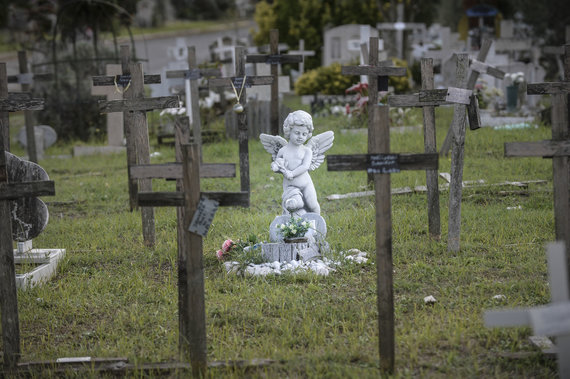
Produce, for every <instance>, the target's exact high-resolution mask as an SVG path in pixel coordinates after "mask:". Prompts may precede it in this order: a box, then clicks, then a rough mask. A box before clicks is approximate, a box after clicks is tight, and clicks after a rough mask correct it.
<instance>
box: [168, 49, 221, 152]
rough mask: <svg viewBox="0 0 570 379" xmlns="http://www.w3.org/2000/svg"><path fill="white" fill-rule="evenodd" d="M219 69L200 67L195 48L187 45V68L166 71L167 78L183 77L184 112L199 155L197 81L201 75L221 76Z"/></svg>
mask: <svg viewBox="0 0 570 379" xmlns="http://www.w3.org/2000/svg"><path fill="white" fill-rule="evenodd" d="M221 74H222V73H221V71H220V70H219V69H217V68H211V69H200V68H198V65H197V63H196V48H195V47H194V46H188V70H177V71H167V72H166V77H167V78H184V81H185V84H186V85H185V88H186V114H187V115H188V117H189V119H190V124H191V125H192V136H193V137H194V143H197V144H198V146H200V156H202V152H201V150H202V131H201V130H202V125H201V120H200V104H199V93H198V82H197V80H198V79H200V78H201V77H202V76H216V77H218V76H221Z"/></svg>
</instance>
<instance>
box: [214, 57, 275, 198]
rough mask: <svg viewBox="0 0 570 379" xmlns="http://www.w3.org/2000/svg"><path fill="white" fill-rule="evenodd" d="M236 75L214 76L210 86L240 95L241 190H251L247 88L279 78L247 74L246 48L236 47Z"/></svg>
mask: <svg viewBox="0 0 570 379" xmlns="http://www.w3.org/2000/svg"><path fill="white" fill-rule="evenodd" d="M235 57H236V66H235V69H236V76H235V77H230V78H213V79H210V80H209V81H208V85H209V86H210V87H225V88H233V89H234V90H235V92H236V96H237V97H238V99H237V101H238V103H236V104H235V106H234V110H236V112H237V121H238V143H239V175H240V190H241V191H248V192H249V146H248V140H249V135H248V132H247V112H246V111H245V106H246V101H247V94H246V88H248V87H251V86H252V85H268V84H272V83H273V82H275V81H276V80H277V79H276V78H275V77H273V76H246V75H245V59H246V58H245V48H243V47H241V46H236V47H235Z"/></svg>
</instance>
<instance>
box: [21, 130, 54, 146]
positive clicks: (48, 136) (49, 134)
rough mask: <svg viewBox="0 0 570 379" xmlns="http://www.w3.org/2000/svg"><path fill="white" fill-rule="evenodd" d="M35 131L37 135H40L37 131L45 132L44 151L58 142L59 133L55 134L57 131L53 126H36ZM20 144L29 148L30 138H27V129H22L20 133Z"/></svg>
mask: <svg viewBox="0 0 570 379" xmlns="http://www.w3.org/2000/svg"><path fill="white" fill-rule="evenodd" d="M34 129H35V130H36V134H38V133H37V131H39V130H41V131H42V132H43V136H44V140H43V146H44V149H47V148H48V147H50V146H51V145H53V144H54V143H55V142H56V141H57V133H56V132H55V130H54V129H53V128H52V127H51V126H49V125H36V126H34ZM40 134H41V133H40ZM18 142H19V143H20V145H22V146H23V147H27V146H28V138H27V136H26V128H21V129H20V131H19V132H18Z"/></svg>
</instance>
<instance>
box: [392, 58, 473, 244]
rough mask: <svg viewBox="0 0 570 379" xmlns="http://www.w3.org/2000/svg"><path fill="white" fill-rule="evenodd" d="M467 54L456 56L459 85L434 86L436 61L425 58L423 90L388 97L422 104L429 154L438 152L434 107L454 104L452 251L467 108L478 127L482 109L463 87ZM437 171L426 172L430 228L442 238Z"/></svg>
mask: <svg viewBox="0 0 570 379" xmlns="http://www.w3.org/2000/svg"><path fill="white" fill-rule="evenodd" d="M466 59H467V55H466V54H462V55H458V56H457V78H456V79H457V87H449V88H447V89H437V90H436V89H434V82H433V60H432V59H431V58H423V59H422V60H421V69H422V90H421V91H420V92H419V93H418V94H413V95H394V96H389V97H388V104H389V105H390V106H395V107H410V106H411V107H421V108H422V111H423V116H424V121H423V122H424V149H425V152H426V153H431V152H435V151H437V142H436V133H435V108H434V107H435V106H440V105H452V104H453V105H454V107H455V108H454V113H453V121H452V124H451V128H450V130H453V131H454V133H455V134H454V140H453V141H454V150H453V151H454V155H453V158H452V180H451V182H450V209H449V235H448V236H449V237H448V238H449V239H448V248H449V250H453V251H457V250H459V231H460V218H461V217H460V216H461V188H462V186H463V182H462V180H463V179H462V178H463V149H464V146H463V144H464V140H465V113H466V112H465V111H466V109H465V108H467V113H468V114H469V123H470V125H471V128H479V127H480V123H481V122H480V120H479V110H478V107H477V99H476V97H475V96H474V95H473V93H472V91H471V90H466V89H464V88H463V83H462V82H463V81H464V77H465V70H466V64H467V63H466ZM437 177H438V174H437V171H426V186H427V196H428V228H429V232H430V235H432V236H433V237H434V238H436V239H439V237H440V235H441V226H440V216H439V186H438V183H437Z"/></svg>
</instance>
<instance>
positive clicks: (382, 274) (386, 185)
mask: <svg viewBox="0 0 570 379" xmlns="http://www.w3.org/2000/svg"><path fill="white" fill-rule="evenodd" d="M389 124H390V121H389V116H388V107H385V106H376V107H374V109H373V118H372V125H373V127H374V128H375V129H376V131H375V135H376V139H375V145H374V146H373V147H372V149H371V151H370V152H369V154H361V155H329V156H328V159H327V164H328V169H329V171H347V170H366V171H367V172H368V173H369V174H373V175H374V190H375V191H376V201H375V205H376V274H377V292H376V293H377V298H378V303H377V305H378V330H379V353H380V369H381V370H382V371H383V372H384V373H392V372H393V371H394V360H395V359H394V357H395V327H394V294H393V279H392V277H393V266H392V215H391V214H392V210H391V196H390V174H392V173H397V172H400V171H401V170H425V169H431V170H434V169H435V170H437V167H438V156H437V153H425V154H394V153H390V130H389V127H390V125H389Z"/></svg>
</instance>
